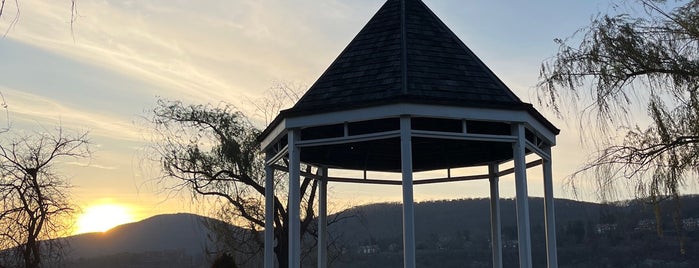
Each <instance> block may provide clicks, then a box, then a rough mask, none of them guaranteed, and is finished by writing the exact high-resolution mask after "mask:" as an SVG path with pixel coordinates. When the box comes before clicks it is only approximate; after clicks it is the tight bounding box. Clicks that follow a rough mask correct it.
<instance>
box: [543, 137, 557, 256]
mask: <svg viewBox="0 0 699 268" xmlns="http://www.w3.org/2000/svg"><path fill="white" fill-rule="evenodd" d="M544 153H546V154H548V157H549V158H548V159H544V165H543V169H544V209H545V210H546V213H545V214H544V215H545V216H544V224H545V225H546V257H547V263H548V268H558V253H557V252H556V214H555V211H554V205H553V202H554V199H553V168H552V160H553V157H552V156H551V146H546V148H544Z"/></svg>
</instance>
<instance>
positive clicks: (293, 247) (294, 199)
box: [288, 129, 301, 268]
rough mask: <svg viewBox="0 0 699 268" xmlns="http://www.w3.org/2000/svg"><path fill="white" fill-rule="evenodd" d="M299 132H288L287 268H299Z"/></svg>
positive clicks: (294, 130)
mask: <svg viewBox="0 0 699 268" xmlns="http://www.w3.org/2000/svg"><path fill="white" fill-rule="evenodd" d="M299 134H300V131H298V130H296V129H293V130H289V132H288V139H289V140H288V143H289V144H288V146H289V204H288V207H289V211H288V213H289V224H288V225H289V268H301V208H300V207H301V149H300V148H299V147H298V146H296V143H297V142H298V140H299Z"/></svg>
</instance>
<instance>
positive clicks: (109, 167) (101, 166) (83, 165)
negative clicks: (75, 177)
mask: <svg viewBox="0 0 699 268" xmlns="http://www.w3.org/2000/svg"><path fill="white" fill-rule="evenodd" d="M63 164H66V165H70V166H79V167H91V168H97V169H105V170H116V169H117V167H114V166H104V165H99V164H94V163H81V162H65V163H63Z"/></svg>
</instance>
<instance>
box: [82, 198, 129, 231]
mask: <svg viewBox="0 0 699 268" xmlns="http://www.w3.org/2000/svg"><path fill="white" fill-rule="evenodd" d="M133 221H134V218H133V216H132V215H131V213H130V212H129V210H128V209H127V208H126V207H124V206H121V205H116V204H102V205H94V206H90V207H88V208H87V209H85V211H83V213H82V214H81V215H80V217H79V218H78V220H77V222H76V227H77V228H76V230H75V234H82V233H91V232H105V231H107V230H109V229H111V228H113V227H115V226H117V225H121V224H124V223H129V222H133Z"/></svg>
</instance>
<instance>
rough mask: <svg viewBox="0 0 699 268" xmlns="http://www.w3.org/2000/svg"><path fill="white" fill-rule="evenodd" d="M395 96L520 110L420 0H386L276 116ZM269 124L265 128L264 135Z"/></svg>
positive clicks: (527, 108) (399, 99)
mask: <svg viewBox="0 0 699 268" xmlns="http://www.w3.org/2000/svg"><path fill="white" fill-rule="evenodd" d="M395 103H413V104H431V105H446V106H458V107H474V108H495V109H506V110H525V111H527V112H528V113H529V114H531V115H533V116H534V117H535V118H536V119H537V120H538V121H539V122H541V123H543V124H544V125H545V126H546V127H547V128H548V129H549V130H551V131H552V132H553V133H555V134H558V132H559V130H558V129H557V128H556V127H555V126H553V124H551V123H550V122H549V121H548V120H546V119H545V118H544V117H543V116H542V115H541V114H540V113H539V112H538V111H536V109H534V108H533V106H532V105H531V104H528V103H524V102H522V101H521V100H520V99H519V98H517V96H515V94H514V93H513V92H512V91H511V90H510V89H509V88H508V87H507V86H506V85H505V84H504V83H503V82H502V81H500V79H498V78H497V77H496V76H495V74H493V72H492V71H491V70H490V69H488V67H487V66H486V65H485V64H484V63H483V62H482V61H481V60H480V59H479V58H478V57H477V56H476V55H475V54H474V53H473V52H472V51H471V50H470V49H469V48H468V47H467V46H466V45H465V44H464V43H463V42H461V40H459V38H458V37H457V36H456V35H455V34H454V33H453V32H452V31H451V30H449V28H448V27H447V26H446V25H445V24H444V23H443V22H442V21H441V20H440V19H439V18H438V17H437V16H436V15H435V14H434V13H433V12H432V11H431V10H430V9H429V8H428V7H427V6H426V5H425V4H424V3H423V2H422V1H420V0H388V1H386V3H385V4H384V5H383V6H382V7H381V9H379V11H378V12H377V13H376V14H375V15H374V16H373V17H372V18H371V20H370V21H369V22H368V23H367V24H366V25H365V26H364V28H362V30H361V31H360V32H359V34H357V36H355V38H354V39H353V40H352V41H351V42H350V44H349V45H348V46H347V47H346V48H345V50H344V51H342V53H341V54H340V55H339V56H338V57H337V59H335V61H334V62H333V63H332V64H331V65H330V67H328V69H327V70H326V71H325V72H324V73H323V74H322V75H321V76H320V78H318V80H317V81H316V82H315V83H314V84H313V85H312V86H311V87H310V88H309V89H308V91H307V92H306V94H305V95H304V96H303V97H302V98H301V99H300V100H299V101H298V102H297V103H296V105H294V107H292V108H290V109H287V110H284V111H282V112H281V113H280V115H279V116H278V117H277V119H275V121H273V122H272V124H271V125H270V126H269V127H268V129H269V128H273V127H274V126H276V124H278V123H279V120H281V119H282V118H287V117H290V116H303V115H309V114H317V113H325V112H333V111H341V110H351V109H357V108H365V107H371V106H379V105H386V104H395ZM266 133H267V131H265V133H264V134H263V136H264V135H266Z"/></svg>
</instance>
